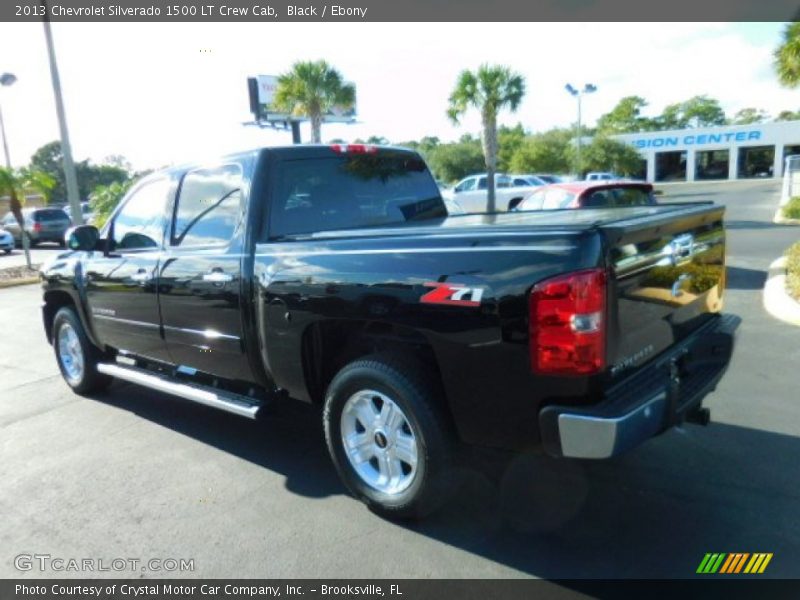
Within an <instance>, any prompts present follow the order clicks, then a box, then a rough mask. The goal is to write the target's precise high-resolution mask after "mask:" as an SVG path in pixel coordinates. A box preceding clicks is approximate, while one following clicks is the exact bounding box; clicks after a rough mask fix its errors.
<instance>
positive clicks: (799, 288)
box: [786, 242, 800, 300]
mask: <svg viewBox="0 0 800 600" xmlns="http://www.w3.org/2000/svg"><path fill="white" fill-rule="evenodd" d="M786 288H787V289H788V290H789V293H790V294H791V295H792V296H794V298H795V299H797V300H800V242H796V243H795V244H794V245H792V246H790V247H789V250H788V251H787V252H786Z"/></svg>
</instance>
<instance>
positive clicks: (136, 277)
mask: <svg viewBox="0 0 800 600" xmlns="http://www.w3.org/2000/svg"><path fill="white" fill-rule="evenodd" d="M152 278H153V276H152V275H151V274H150V273H149V272H148V271H147V270H146V269H139V270H138V271H136V273H134V274H133V275H131V280H133V281H136V282H139V283H145V282H146V281H150V280H151V279H152Z"/></svg>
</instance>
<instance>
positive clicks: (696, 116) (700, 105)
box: [656, 95, 727, 129]
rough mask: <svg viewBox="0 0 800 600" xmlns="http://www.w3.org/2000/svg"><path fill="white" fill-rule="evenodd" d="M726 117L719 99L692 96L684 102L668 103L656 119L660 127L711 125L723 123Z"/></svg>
mask: <svg viewBox="0 0 800 600" xmlns="http://www.w3.org/2000/svg"><path fill="white" fill-rule="evenodd" d="M726 121H727V119H726V118H725V111H724V110H722V107H721V106H720V105H719V101H718V100H716V99H715V98H709V97H708V96H705V95H703V96H694V97H693V98H689V99H688V100H685V101H684V102H678V103H675V104H670V105H668V106H666V107H665V108H664V111H663V112H662V113H661V116H660V117H658V118H657V119H656V122H657V124H658V125H659V128H660V129H684V128H686V127H711V126H714V125H724V124H725V122H726Z"/></svg>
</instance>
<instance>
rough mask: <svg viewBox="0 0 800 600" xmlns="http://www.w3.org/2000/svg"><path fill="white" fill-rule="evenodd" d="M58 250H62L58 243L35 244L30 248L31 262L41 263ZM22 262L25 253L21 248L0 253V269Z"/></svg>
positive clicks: (18, 265) (23, 261)
mask: <svg viewBox="0 0 800 600" xmlns="http://www.w3.org/2000/svg"><path fill="white" fill-rule="evenodd" d="M59 252H63V250H62V249H61V248H59V247H58V244H51V243H47V244H42V245H40V246H36V247H35V248H31V263H32V264H41V263H43V262H44V261H46V260H47V259H48V258H50V257H51V256H55V255H56V254H58V253H59ZM24 264H25V253H24V252H23V251H22V248H15V249H14V250H12V251H11V254H4V253H2V254H0V269H5V268H6V267H21V266H23V265H24Z"/></svg>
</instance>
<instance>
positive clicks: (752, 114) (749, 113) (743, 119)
mask: <svg viewBox="0 0 800 600" xmlns="http://www.w3.org/2000/svg"><path fill="white" fill-rule="evenodd" d="M767 119H769V115H768V114H767V113H766V112H765V111H763V110H761V109H760V108H752V107H751V108H743V109H741V110H739V111H737V112H736V114H735V115H733V118H732V119H731V124H733V125H750V124H752V123H763V122H764V121H766V120H767Z"/></svg>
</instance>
